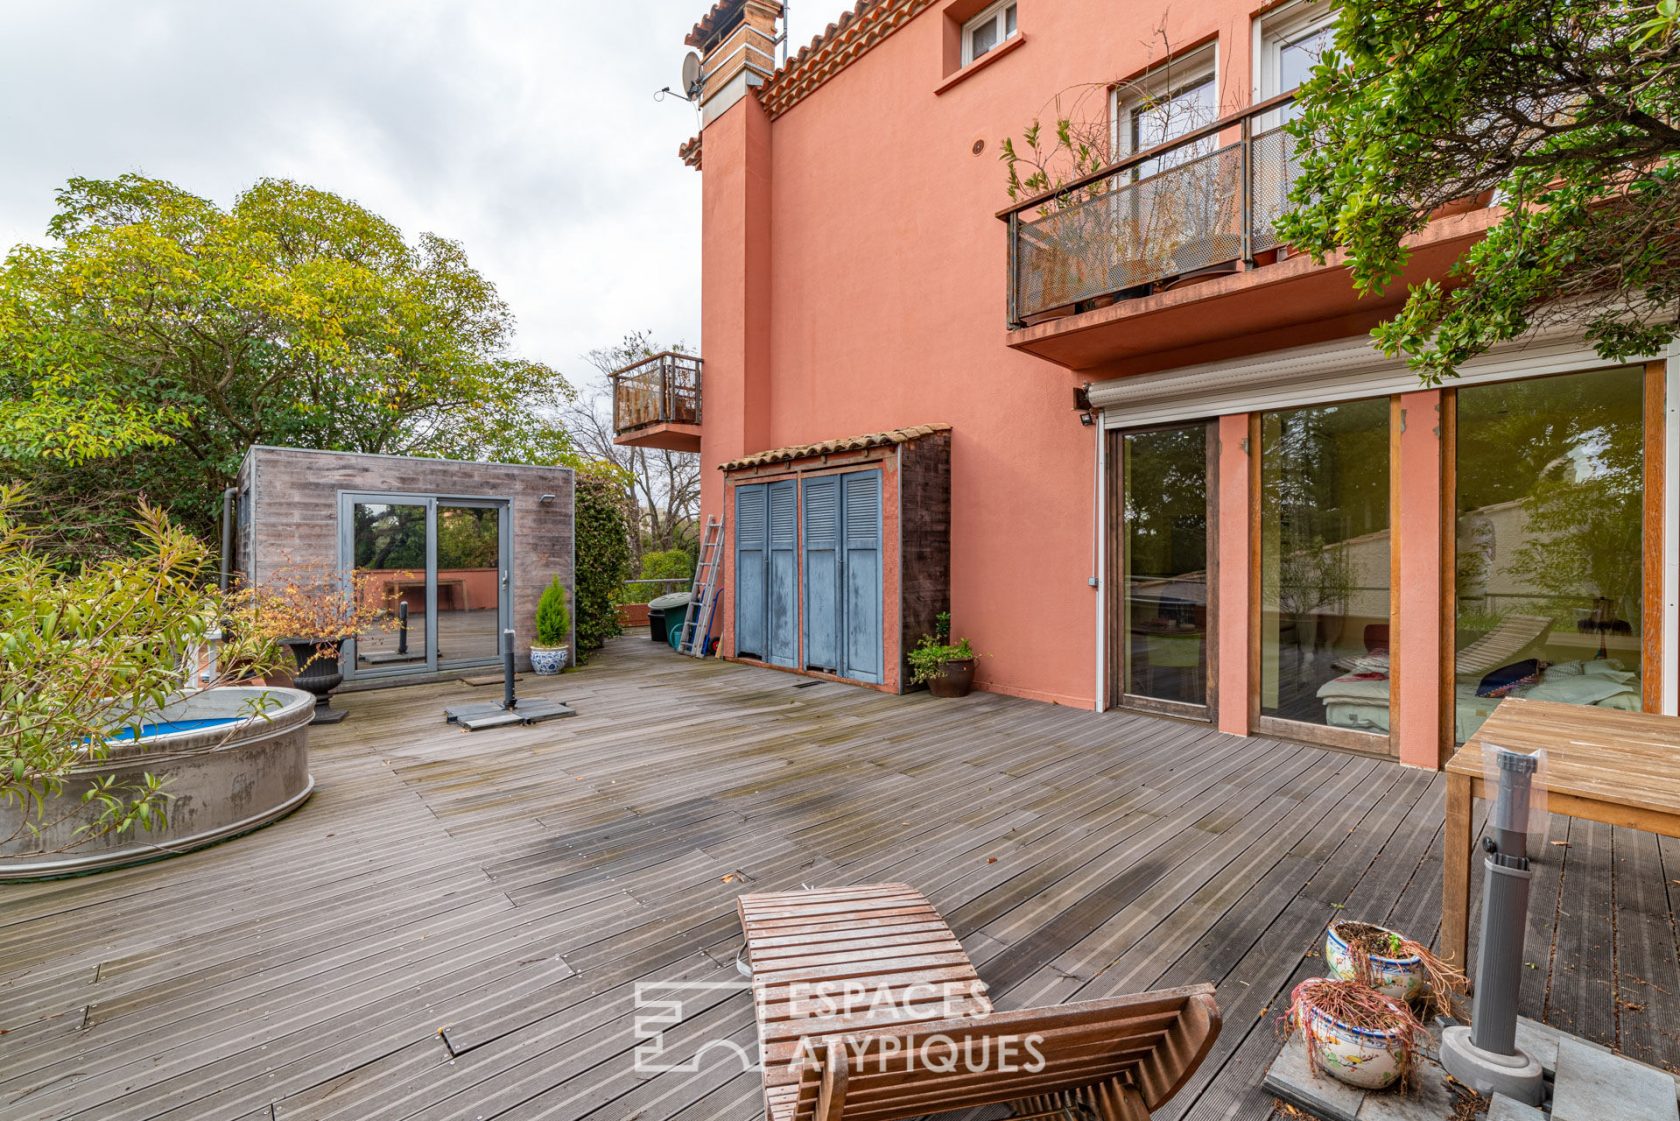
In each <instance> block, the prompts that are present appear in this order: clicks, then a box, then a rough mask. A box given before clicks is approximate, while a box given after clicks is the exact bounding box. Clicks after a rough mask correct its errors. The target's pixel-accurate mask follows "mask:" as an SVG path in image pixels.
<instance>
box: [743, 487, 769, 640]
mask: <svg viewBox="0 0 1680 1121" xmlns="http://www.w3.org/2000/svg"><path fill="white" fill-rule="evenodd" d="M768 492H769V488H768V487H766V486H762V485H760V486H751V487H737V488H736V489H735V651H736V653H737V654H739V655H740V656H741V657H743V658H763V657H764V656H765V653H766V650H767V647H768V642H767V639H768V631H769V620H768V614H767V612H766V610H765V608H766V605H767V603H768V598H769V597H768V596H767V595H766V589H765V584H766V576H767V573H766V568H767V565H766V563H765V561H766V556H767V554H768V552H769V549H768V545H769V540H768V537H769V510H768V505H769V501H768V500H769V494H768Z"/></svg>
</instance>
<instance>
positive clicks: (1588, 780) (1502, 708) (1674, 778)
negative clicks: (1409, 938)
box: [1441, 698, 1680, 967]
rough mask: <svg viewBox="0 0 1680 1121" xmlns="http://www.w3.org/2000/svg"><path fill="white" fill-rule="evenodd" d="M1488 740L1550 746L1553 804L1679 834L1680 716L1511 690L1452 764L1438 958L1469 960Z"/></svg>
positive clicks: (1524, 747) (1554, 808)
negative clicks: (1475, 822) (1476, 808)
mask: <svg viewBox="0 0 1680 1121" xmlns="http://www.w3.org/2000/svg"><path fill="white" fill-rule="evenodd" d="M1485 746H1493V747H1503V748H1509V749H1510V750H1513V751H1525V752H1534V751H1540V750H1544V751H1545V752H1546V763H1545V768H1546V773H1545V775H1544V779H1545V784H1546V790H1547V794H1546V798H1547V807H1546V808H1547V809H1548V810H1549V811H1550V812H1552V813H1558V814H1567V815H1569V816H1570V817H1578V818H1581V819H1583V820H1585V821H1600V822H1604V823H1606V824H1608V825H1620V826H1624V827H1626V828H1628V829H1642V830H1645V831H1646V832H1649V833H1660V834H1663V835H1664V836H1668V837H1680V719H1676V718H1675V717H1672V716H1653V715H1650V714H1648V713H1643V712H1623V711H1621V710H1619V709H1610V708H1598V707H1596V706H1593V705H1566V704H1558V703H1557V702H1555V701H1525V700H1519V699H1516V698H1507V699H1505V700H1503V701H1501V702H1500V703H1499V707H1498V708H1496V709H1494V710H1493V715H1492V716H1489V717H1488V718H1487V722H1486V723H1484V724H1483V725H1482V726H1481V728H1479V729H1477V731H1476V734H1475V735H1474V736H1472V737H1470V740H1469V742H1468V743H1466V744H1465V745H1464V746H1463V747H1462V748H1460V749H1459V750H1458V752H1457V754H1455V755H1454V756H1453V757H1452V761H1451V762H1449V763H1448V764H1447V815H1446V829H1445V834H1444V836H1445V840H1444V846H1445V852H1444V853H1443V854H1442V875H1441V956H1442V957H1443V958H1445V959H1447V960H1448V961H1450V962H1452V963H1454V964H1456V965H1459V966H1461V967H1462V966H1463V964H1464V960H1465V958H1464V950H1465V946H1466V944H1467V942H1468V938H1469V926H1470V861H1471V859H1472V857H1473V853H1472V852H1471V840H1472V837H1471V832H1470V809H1471V806H1472V799H1474V798H1487V797H1489V796H1490V791H1489V789H1488V783H1487V778H1486V774H1485V770H1484V766H1483V762H1482V750H1483V748H1484V747H1485Z"/></svg>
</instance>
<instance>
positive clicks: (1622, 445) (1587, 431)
mask: <svg viewBox="0 0 1680 1121" xmlns="http://www.w3.org/2000/svg"><path fill="white" fill-rule="evenodd" d="M1643 377H1644V375H1643V371H1642V370H1639V369H1637V368H1630V369H1620V370H1607V371H1598V372H1594V373H1587V374H1570V375H1565V376H1561V377H1553V378H1540V379H1536V380H1532V381H1521V382H1505V383H1500V384H1495V385H1474V386H1465V387H1463V388H1461V389H1460V390H1459V391H1458V459H1457V471H1458V501H1457V514H1458V519H1457V521H1458V524H1457V556H1458V561H1457V572H1456V581H1457V589H1458V614H1457V622H1458V626H1457V657H1456V662H1455V667H1454V668H1455V671H1456V679H1457V688H1456V697H1455V700H1456V709H1457V719H1456V721H1455V724H1456V727H1455V729H1454V731H1455V734H1456V738H1457V740H1458V741H1459V742H1463V741H1464V740H1465V739H1467V738H1469V737H1470V736H1471V735H1473V734H1474V733H1475V730H1476V729H1477V728H1478V727H1480V726H1481V724H1482V721H1484V720H1486V719H1487V716H1488V714H1489V713H1491V712H1492V711H1493V708H1494V706H1495V705H1497V704H1498V703H1499V700H1500V699H1501V698H1502V697H1504V696H1522V697H1530V698H1534V699H1538V700H1551V701H1560V702H1564V703H1568V704H1591V705H1598V706H1600V707H1604V708H1619V709H1629V710H1637V709H1638V708H1639V707H1640V703H1641V674H1642V672H1643V667H1642V664H1641V637H1640V630H1641V619H1642V615H1643V604H1644V590H1643V585H1642V581H1643V548H1642V546H1643V519H1644V500H1645V493H1644V491H1645V487H1644V466H1645V442H1644V396H1643V393H1644V381H1643Z"/></svg>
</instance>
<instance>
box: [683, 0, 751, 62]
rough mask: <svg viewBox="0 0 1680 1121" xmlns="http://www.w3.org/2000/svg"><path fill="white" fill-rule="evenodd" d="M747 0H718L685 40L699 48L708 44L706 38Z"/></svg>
mask: <svg viewBox="0 0 1680 1121" xmlns="http://www.w3.org/2000/svg"><path fill="white" fill-rule="evenodd" d="M745 3H746V0H717V3H716V4H713V5H712V10H711V11H709V12H707V13H706V14H705V15H703V16H701V17H700V22H699V23H697V24H695V25H694V30H692V31H690V32H689V33H688V38H686V39H684V40H683V42H684V43H686V44H687V45H689V46H691V47H693V48H695V49H696V50H699V49H700V48H701V47H704V46H705V45H706V40H708V39H710V38H711V37H712V35H713V34H715V33H716V31H717V29H718V27H719V25H721V24H722V23H724V22H725V21H727V20H729V19H730V18H732V17H733V16H734V15H735V13H736V12H739V11H740V10H741V7H742V5H744V4H745Z"/></svg>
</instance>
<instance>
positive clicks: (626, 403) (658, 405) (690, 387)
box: [612, 350, 701, 436]
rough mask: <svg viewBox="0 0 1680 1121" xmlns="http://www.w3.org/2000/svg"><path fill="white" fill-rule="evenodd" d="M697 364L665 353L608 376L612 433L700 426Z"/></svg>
mask: <svg viewBox="0 0 1680 1121" xmlns="http://www.w3.org/2000/svg"><path fill="white" fill-rule="evenodd" d="M700 367H701V361H700V359H698V358H695V357H693V356H692V355H688V354H678V353H677V352H676V351H674V350H668V351H665V352H663V353H661V354H655V355H653V356H652V357H651V358H645V359H643V360H642V361H640V362H637V363H636V364H635V365H633V366H626V367H624V368H623V369H622V370H617V371H615V372H614V373H613V374H612V383H613V430H614V431H615V432H617V433H618V434H619V435H620V436H622V435H624V434H625V433H627V432H634V431H636V430H637V429H640V428H648V427H651V426H652V425H656V424H699V423H700Z"/></svg>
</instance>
